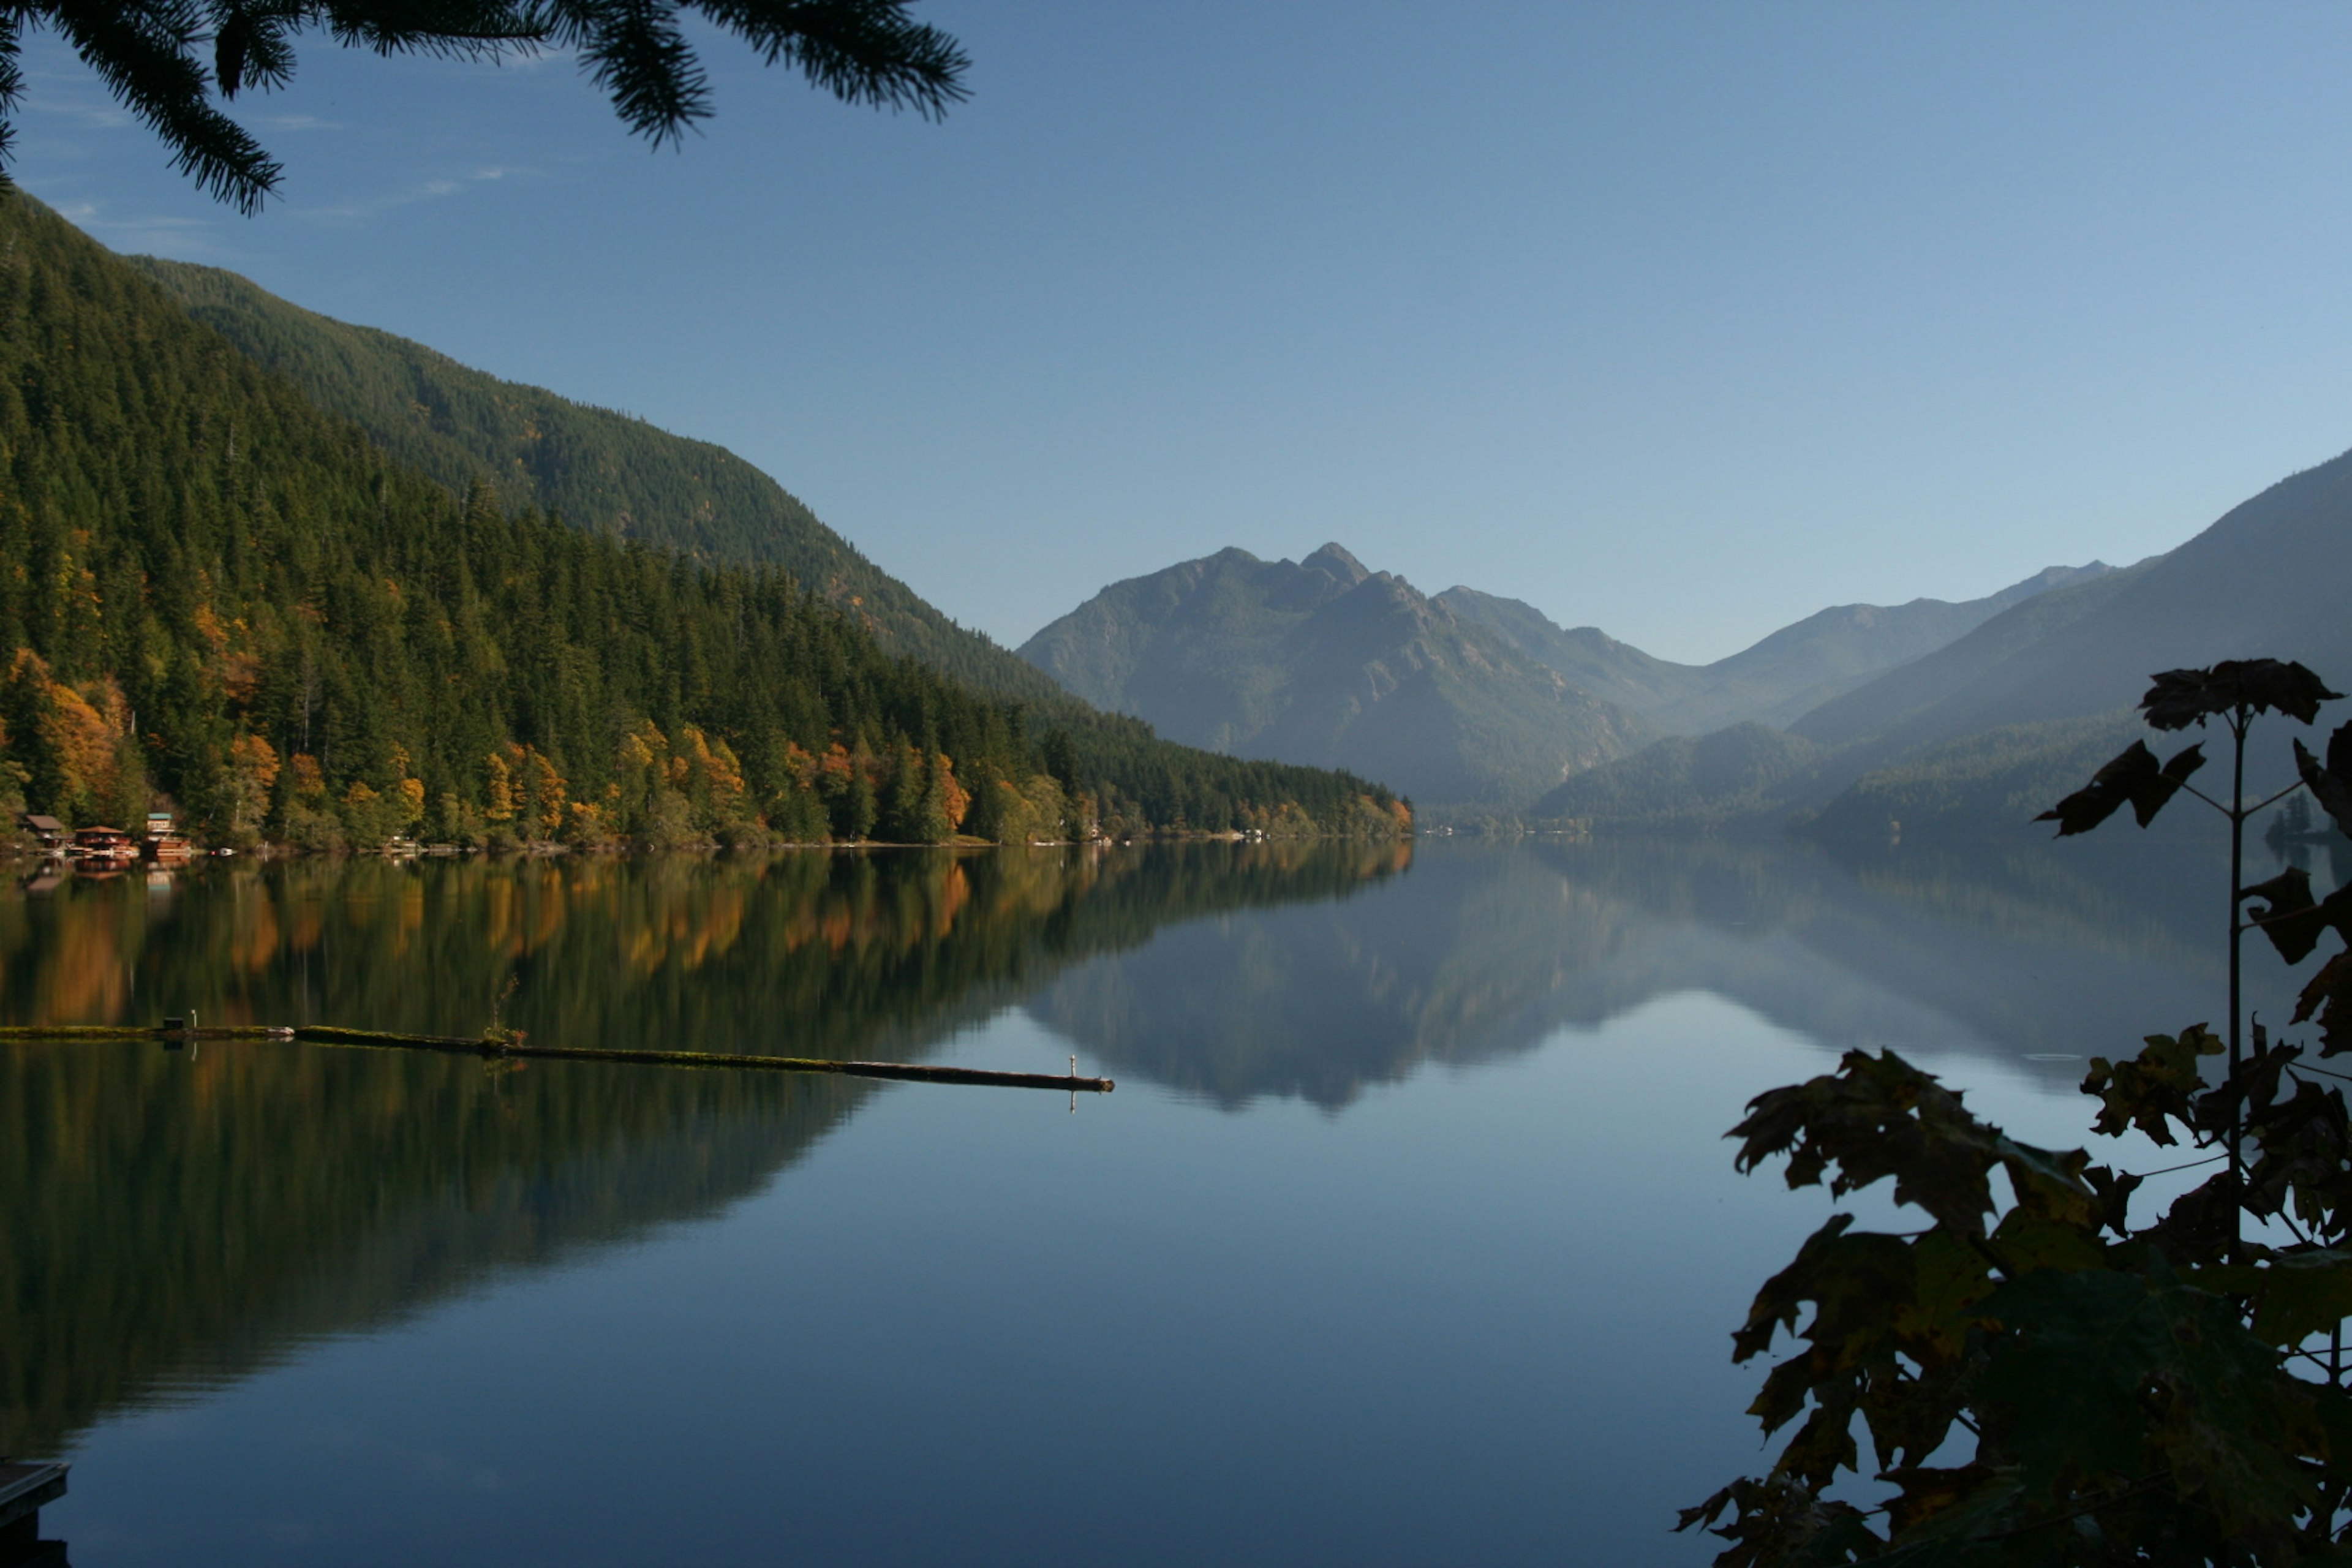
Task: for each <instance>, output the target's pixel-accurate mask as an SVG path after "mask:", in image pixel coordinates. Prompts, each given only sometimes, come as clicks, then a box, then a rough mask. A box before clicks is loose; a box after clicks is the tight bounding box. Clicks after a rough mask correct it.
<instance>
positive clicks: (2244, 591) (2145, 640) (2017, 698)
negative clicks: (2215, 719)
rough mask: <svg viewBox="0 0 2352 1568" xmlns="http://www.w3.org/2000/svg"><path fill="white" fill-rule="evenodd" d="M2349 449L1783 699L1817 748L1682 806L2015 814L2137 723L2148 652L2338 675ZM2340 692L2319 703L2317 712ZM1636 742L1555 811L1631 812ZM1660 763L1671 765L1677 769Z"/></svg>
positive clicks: (1719, 820) (1880, 820) (1831, 824)
mask: <svg viewBox="0 0 2352 1568" xmlns="http://www.w3.org/2000/svg"><path fill="white" fill-rule="evenodd" d="M2347 604H2352V454H2347V455H2346V456H2343V457H2338V458H2333V459H2331V460H2329V461H2328V462H2326V463H2323V464H2321V465H2319V466H2318V467H2317V468H2310V469H2306V470H2305V471H2304V472H2302V473H2299V474H2296V475H2294V476H2293V477H2292V478H2290V479H2284V480H2282V481H2280V482H2279V483H2278V484H2275V485H2273V486H2271V487H2270V488H2269V489H2265V490H2263V492H2262V493H2261V494H2260V495H2257V496H2255V497H2254V498H2253V499H2252V500H2248V501H2245V502H2243V503H2242V504H2241V505H2239V506H2237V507H2234V508H2232V509H2231V510H2230V511H2229V512H2228V513H2226V514H2225V515H2224V516H2222V518H2221V520H2220V521H2217V522H2215V523H2214V524H2213V525H2212V526H2211V527H2210V528H2208V529H2206V530H2205V531H2203V532H2202V533H2200V534H2199V535H2197V537H2195V538H2194V539H2191V540H2190V541H2189V542H2187V543H2186V544H2183V545H2181V546H2180V547H2179V549H2177V550H2174V551H2172V552H2169V553H2168V554H2165V555H2161V556H2157V557H2154V558H2152V559H2150V560H2147V561H2144V562H2141V563H2139V564H2137V565H2136V566H2133V567H2130V568H2127V569H2126V570H2124V571H2120V572H2114V573H2110V574H2106V575H2105V576H2102V577H2099V578H2095V579H2092V580H2088V581H2081V582H2077V583H2074V584H2070V585H2067V586H2064V587H2062V588H2060V589H2058V590H2056V591H2054V592H2052V593H2048V594H2046V595H2042V596H2040V597H2037V598H2033V599H2031V600H2028V601H2026V602H2024V603H2021V604H2019V605H2014V606H2012V607H2011V609H2009V610H2007V611H2006V612H2004V613H2003V614H2001V615H2000V616H1996V617H1994V618H1993V619H1991V620H1990V621H1987V622H1986V623H1985V624H1984V625H1983V626H1979V627H1978V628H1977V629H1976V630H1975V631H1973V632H1971V633H1970V634H1969V635H1968V636H1967V637H1962V638H1960V639H1959V640H1958V641H1956V642H1954V643H1952V644H1950V645H1949V646H1948V647H1944V648H1942V649H1940V650H1938V651H1937V652H1936V653H1933V654H1930V655H1928V656H1927V657H1926V658H1921V659H1919V660H1917V661H1916V662H1915V663H1913V664H1911V665H1908V666H1906V667H1904V668H1899V669H1896V670H1894V671H1892V672H1890V673H1888V674H1886V675H1885V676H1882V677H1880V678H1879V679H1877V680H1875V681H1873V682H1871V683H1870V684H1868V685H1866V686H1864V687H1862V688H1859V689H1856V690H1854V691H1853V692H1851V693H1849V694H1847V695H1845V696H1843V697H1842V698H1839V699H1837V700H1832V701H1831V702H1828V703H1825V704H1823V705H1822V707H1821V708H1819V709H1817V710H1814V711H1813V712H1811V713H1809V714H1806V715H1804V716H1802V717H1801V718H1800V719H1799V720H1797V721H1796V722H1795V723H1794V724H1792V725H1791V726H1790V733H1791V734H1792V735H1793V736H1796V737H1799V738H1801V739H1803V740H1806V741H1811V742H1820V743H1821V745H1822V748H1823V749H1822V751H1821V752H1819V753H1818V754H1817V755H1816V756H1815V757H1814V759H1813V760H1812V761H1811V763H1810V764H1809V765H1808V766H1807V767H1805V768H1802V769H1800V770H1796V771H1793V772H1791V773H1789V774H1787V775H1786V776H1785V777H1784V778H1783V779H1782V780H1781V781H1780V783H1779V784H1775V785H1774V786H1772V787H1771V788H1770V789H1769V790H1767V791H1766V792H1764V794H1763V795H1760V796H1759V795H1757V794H1755V793H1754V792H1752V791H1747V790H1743V789H1738V788H1730V789H1726V790H1723V791H1721V792H1718V793H1717V794H1714V795H1709V794H1707V793H1706V791H1704V790H1702V791H1700V792H1698V793H1699V795H1700V797H1701V798H1700V799H1699V801H1698V802H1697V804H1696V805H1692V806H1689V807H1687V808H1686V809H1685V816H1686V817H1687V818H1689V819H1691V820H1697V821H1706V822H1709V823H1710V824H1713V825H1721V824H1724V823H1728V822H1733V821H1744V822H1750V823H1755V822H1762V821H1766V820H1771V819H1779V820H1784V821H1786V820H1792V819H1805V820H1809V821H1810V823H1811V831H1813V832H1816V833H1820V834H1827V835H1859V836H1863V837H1874V836H1883V835H1885V833H1887V832H1888V831H1889V830H1890V828H1889V825H1890V824H1891V823H1900V824H1901V825H1902V831H1903V832H1904V833H1905V834H1906V835H1911V834H1916V833H1921V832H1927V833H1955V834H1958V833H1972V834H1973V833H1982V832H1986V831H2000V830H2007V831H2018V832H2022V831H2028V830H2029V824H2030V822H2031V818H2032V815H2033V813H2034V812H2035V811H2038V810H2040V809H2041V808H2042V807H2043V806H2046V805H2049V804H2050V803H2051V802H2052V801H2053V800H2054V799H2056V798H2057V796H2058V795H2063V794H2064V793H2066V792H2067V791H2068V790H2070V789H2072V788H2074V787H2076V786H2077V785H2079V784H2081V783H2082V782H2083V781H2084V779H2085V778H2087V777H2088V775H2089V773H2090V772H2091V771H2092V770H2093V769H2094V768H2095V766H2096V765H2097V763H2100V762H2101V761H2104V760H2105V757H2107V756H2110V755H2112V754H2113V753H2114V752H2116V750H2117V749H2119V748H2120V747H2122V746H2123V745H2125V744H2126V743H2128V742H2129V740H2130V738H2131V737H2132V736H2133V735H2135V734H2138V733H2141V732H2142V731H2140V730H2139V727H2138V725H2137V722H2136V721H2134V719H2133V718H2132V715H2131V709H2132V707H2133V705H2134V704H2135V703H2136V702H2137V700H2138V699H2139V697H2140V695H2141V694H2142V693H2143V692H2145V691H2146V690H2147V683H2148V678H2149V677H2150V676H2152V675H2154V674H2155V673H2157V672H2158V671H2159V670H2165V669H2171V668H2179V667H2182V666H2196V665H2206V664H2211V663H2214V662H2216V661H2218V660H2221V659H2224V658H2261V657H2272V658H2297V659H2301V660H2303V661H2304V662H2305V663H2306V664H2308V665H2310V666H2311V667H2312V668H2315V669H2316V670H2317V671H2318V672H2319V673H2320V674H2321V675H2322V676H2323V677H2326V678H2328V679H2334V680H2336V682H2337V683H2338V685H2339V686H2340V685H2342V684H2343V682H2344V681H2346V680H2347V679H2352V615H2347V613H2346V605H2347ZM2342 717H2343V710H2341V709H2340V708H2339V709H2333V710H2329V711H2328V712H2326V713H2323V715H2322V717H2321V727H2322V729H2323V730H2324V729H2326V728H2328V727H2332V726H2333V725H2334V724H2336V723H2337V722H2340V721H2341V720H2342ZM2284 728H2285V727H2284V726H2282V725H2273V728H2272V734H2271V738H2270V743H2269V744H2266V745H2262V746H2258V747H2256V748H2255V749H2254V750H2252V751H2251V752H2249V753H2248V785H2249V787H2250V788H2251V789H2254V790H2257V791H2259V792H2261V793H2268V792H2269V791H2271V790H2272V789H2274V788H2276V787H2278V786H2279V785H2281V784H2284V783H2285V782H2287V781H2288V780H2289V779H2290V778H2291V776H2292V774H2291V771H2290V768H2289V766H2288V763H2287V760H2286V757H2287V753H2286V751H2285V745H2284ZM1674 762H1675V758H1674V756H1673V755H1672V754H1670V753H1661V754H1660V756H1659V757H1658V758H1656V759H1649V758H1648V757H1647V753H1643V754H1640V755H1636V756H1634V757H1633V758H1629V759H1626V760H1625V761H1623V762H1620V763H1612V764H1610V765H1609V766H1607V767H1604V768H1602V769H1601V770H1599V772H1598V773H1596V774H1595V775H1594V776H1592V777H1591V778H1588V779H1580V780H1576V781H1572V785H1573V787H1572V788H1571V789H1570V790H1568V791H1566V792H1562V796H1561V798H1560V799H1559V800H1551V799H1548V800H1547V801H1545V802H1542V803H1539V804H1538V809H1539V810H1547V811H1550V812H1551V813H1552V814H1555V815H1589V816H1595V817H1597V818H1601V819H1603V820H1610V821H1616V822H1619V823H1622V825H1625V826H1647V825H1651V824H1652V823H1653V822H1654V816H1655V814H1654V813H1643V812H1641V811H1637V810H1633V809H1630V808H1627V807H1623V806H1612V805H1610V804H1609V803H1610V802H1612V801H1616V800H1620V799H1622V798H1626V797H1628V796H1629V795H1630V794H1631V790H1632V785H1633V781H1635V780H1637V779H1638V778H1640V777H1641V776H1642V773H1643V770H1644V769H1648V770H1650V771H1652V772H1655V771H1657V770H1658V769H1659V768H1661V767H1665V768H1667V769H1668V771H1669V773H1671V772H1672V769H1671V764H1673V763H1674ZM1676 776H1678V775H1676Z"/></svg>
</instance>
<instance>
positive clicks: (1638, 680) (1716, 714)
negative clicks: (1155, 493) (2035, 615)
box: [1020, 544, 2117, 810]
mask: <svg viewBox="0 0 2352 1568" xmlns="http://www.w3.org/2000/svg"><path fill="white" fill-rule="evenodd" d="M2114 575H2117V574H2116V573H2115V572H2114V569H2113V568H2110V567H2108V566H2106V565H2105V564H2104V563H2098V562H2094V563H2091V564H2089V565H2087V566H2082V567H2063V566H2058V567H2051V568H2049V569H2048V570H2046V571H2043V572H2040V573H2037V574H2034V575H2033V576H2032V577H2029V578H2027V579H2025V580H2024V581H2023V582H2021V583H2018V584H2013V585H2011V586H2010V587H2008V588H2005V589H2003V590H2002V591H2001V592H2000V593H1998V594H1994V595H1989V596H1987V597H1985V598H1981V599H1974V600H1969V601H1966V602H1964V603H1959V604H1950V603H1946V602H1944V601H1942V600H1937V599H1915V600H1913V601H1911V602H1910V603H1908V604H1905V605H1839V606H1836V607H1833V608H1831V609H1827V610H1823V611H1822V612H1820V613H1819V614H1817V615H1813V616H1808V617H1806V618H1805V619H1804V620H1801V621H1799V622H1797V623H1796V624H1795V625H1793V626H1786V627H1783V628H1782V629H1780V631H1777V632H1774V633H1773V634H1772V635H1770V636H1769V637H1765V638H1764V639H1763V640H1762V641H1760V642H1759V643H1757V644H1756V645H1755V646H1754V647H1749V648H1746V649H1743V650H1742V651H1740V652H1738V653H1736V654H1733V655H1731V656H1730V657H1729V658H1723V659H1719V660H1717V661H1716V662H1715V663H1713V664H1707V665H1687V664H1677V663H1675V662H1673V661H1671V660H1667V659H1662V658H1655V657H1654V656H1652V655H1650V654H1647V653H1644V652H1643V651H1642V650H1641V649H1639V648H1636V647H1632V646H1630V645H1628V644H1626V643H1623V642H1620V641H1618V640H1617V639H1616V638H1614V637H1610V636H1609V635H1608V634H1606V633H1605V632H1602V631H1601V630H1600V629H1599V628H1597V627H1593V626H1579V627H1575V628H1564V627H1562V626H1558V625H1556V624H1554V623H1553V622H1552V621H1551V619H1550V618H1549V617H1548V616H1545V615H1544V614H1543V613H1542V612H1541V611H1540V610H1538V609H1537V608H1536V607H1535V606H1533V605H1528V604H1525V603H1523V602H1521V601H1519V600H1516V599H1507V598H1501V597H1498V596H1496V595H1491V594H1486V593H1482V592H1479V591H1478V590H1476V589H1474V588H1469V587H1463V586H1456V587H1453V588H1449V589H1447V590H1445V591H1444V593H1441V594H1436V595H1424V594H1423V593H1422V592H1421V591H1420V590H1419V589H1417V588H1415V587H1414V586H1413V585H1412V584H1411V583H1408V582H1406V581H1405V580H1404V579H1403V578H1402V577H1400V576H1397V575H1396V574H1392V573H1388V572H1375V571H1371V570H1370V569H1369V568H1367V567H1366V566H1365V565H1364V564H1363V563H1361V562H1360V561H1358V560H1357V559H1356V557H1355V556H1353V555H1351V554H1350V553H1349V552H1348V551H1347V550H1346V549H1344V548H1343V547H1341V546H1340V545H1338V544H1326V545H1324V546H1323V547H1322V548H1321V549H1320V550H1318V551H1316V552H1314V553H1312V554H1310V555H1308V556H1307V558H1306V559H1305V560H1303V561H1298V562H1291V561H1272V562H1269V561H1263V560H1260V559H1259V558H1258V557H1256V556H1255V555H1253V554H1251V553H1249V552H1247V551H1244V550H1238V549H1228V550H1222V551H1219V552H1217V553H1216V554H1214V555H1210V556H1206V557H1203V558H1202V559H1200V560H1197V561H1187V562H1182V563H1179V564H1177V565H1174V566H1171V567H1169V568H1167V569H1166V570H1164V571H1160V572H1155V573H1152V574H1150V575H1147V576H1142V577H1135V578H1130V579H1128V580H1127V581H1124V582H1120V583H1114V584H1111V585H1110V586H1108V587H1107V588H1105V589H1104V590H1103V591H1102V592H1101V593H1099V594H1097V595H1095V596H1094V597H1093V598H1091V599H1089V600H1087V602H1086V603H1085V604H1083V605H1079V606H1078V607H1077V608H1076V610H1073V611H1071V612H1070V613H1069V614H1068V615H1066V616H1062V617H1061V618H1060V619H1058V620H1055V622H1053V623H1052V624H1051V625H1049V626H1045V628H1044V629H1043V630H1041V631H1039V632H1038V633H1037V634H1036V636H1034V637H1031V638H1030V639H1029V640H1028V641H1027V642H1026V643H1024V644H1023V645H1022V647H1021V648H1020V653H1021V656H1022V657H1023V658H1027V659H1029V660H1030V661H1031V662H1033V663H1034V664H1035V665H1036V666H1037V667H1038V668H1041V669H1043V670H1045V671H1046V672H1048V673H1049V674H1051V675H1052V676H1053V677H1054V678H1055V679H1056V680H1057V681H1059V682H1060V683H1061V684H1062V685H1063V686H1064V687H1065V688H1066V689H1068V690H1070V691H1072V692H1074V693H1076V695H1078V696H1080V697H1082V698H1084V699H1086V700H1087V701H1089V702H1091V703H1094V704H1096V705H1097V706H1099V707H1104V708H1109V709H1113V710H1118V711H1121V712H1127V713H1133V714H1135V715H1137V716H1138V717H1139V718H1142V719H1144V720H1145V721H1148V722H1150V724H1151V725H1152V726H1153V727H1154V728H1155V729H1157V730H1158V731H1160V733H1161V734H1163V735H1166V736H1168V737H1170V738H1171V739H1175V740H1181V741H1182V742H1185V743H1187V744H1189V745H1195V746H1201V747H1205V748H1208V749H1211V750H1214V751H1223V752H1234V753H1235V754H1237V755H1241V756H1249V757H1268V758H1280V759H1283V760H1286V761H1293V762H1306V763H1314V764H1316V765H1319V766H1330V767H1344V768H1347V769H1349V770H1351V771H1353V772H1357V773H1363V774H1365V775H1366V776H1369V777H1375V778H1380V779H1382V780H1384V781H1386V782H1388V783H1390V784H1391V786H1392V787H1394V788H1396V789H1399V790H1401V791H1402V792H1403V793H1405V794H1407V795H1411V796H1412V798H1413V799H1415V800H1416V801H1418V802H1420V803H1422V804H1423V805H1424V806H1427V805H1437V806H1440V807H1452V808H1473V809H1486V810H1494V809H1502V810H1515V809H1519V808H1524V807H1527V806H1528V805H1531V804H1532V803H1534V802H1536V801H1537V800H1538V799H1539V798H1541V797H1543V796H1544V795H1546V793H1547V792H1548V791H1550V790H1553V789H1554V788H1556V787H1557V786H1559V785H1560V784H1562V783H1563V781H1566V780H1570V779H1572V778H1575V777H1577V776H1580V775H1582V774H1586V773H1591V772H1592V771H1594V770H1596V769H1601V768H1602V767H1603V766H1604V765H1605V764H1609V763H1614V762H1616V761H1617V760H1618V759H1621V758H1628V757H1631V756H1633V754H1635V753H1637V752H1642V751H1643V749H1644V748H1645V747H1647V746H1649V745H1650V744H1651V743H1653V742H1658V741H1660V740H1661V739H1662V738H1664V739H1673V738H1676V737H1695V736H1698V735H1702V734H1706V733H1707V732H1709V731H1716V730H1718V729H1722V728H1725V727H1727V726H1734V725H1762V726H1767V727H1779V726H1783V725H1786V724H1788V723H1789V722H1790V721H1793V720H1796V719H1798V718H1799V717H1801V716H1802V715H1805V714H1808V713H1810V712H1811V711H1813V710H1816V709H1817V708H1818V707H1819V706H1820V705H1821V704H1822V703H1823V702H1825V701H1829V700H1833V699H1837V698H1840V697H1842V696H1844V695H1846V694H1848V693H1851V692H1853V691H1855V690H1856V689H1860V688H1863V687H1864V686H1866V685H1867V684H1869V683H1870V682H1871V681H1872V680H1873V679H1874V678H1875V677H1878V676H1880V675H1882V674H1883V673H1885V672H1886V671H1889V670H1892V669H1895V668H1903V667H1905V666H1906V665H1908V664H1910V663H1912V662H1914V661H1916V660H1917V659H1919V658H1921V657H1922V656H1924V655H1927V654H1930V653H1932V652H1935V651H1937V650H1938V649H1941V648H1944V647H1948V646H1949V645H1951V644H1952V643H1954V642H1955V641H1956V640H1958V639H1960V638H1962V637H1965V636H1966V635H1968V634H1969V633H1971V632H1972V631H1974V630H1975V629H1976V628H1978V627H1979V626H1984V625H1985V624H1987V623H1988V622H1990V621H1992V620H1994V619H1996V618H1998V617H2000V616H2002V615H2003V614H2004V613H2005V612H2008V611H2010V610H2011V609H2013V608H2015V607H2018V606H2021V605H2027V604H2030V603H2032V602H2034V601H2036V600H2038V599H2040V598H2042V597H2043V596H2044V595H2050V594H2052V593H2053V592H2054V591H2058V590H2063V589H2069V588H2074V587H2077V586H2082V585H2087V584H2095V583H2097V582H2100V581H2103V580H2105V579H2106V578H2108V577H2110V576H2114ZM1717 749H1718V750H1719V749H1720V748H1717Z"/></svg>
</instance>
